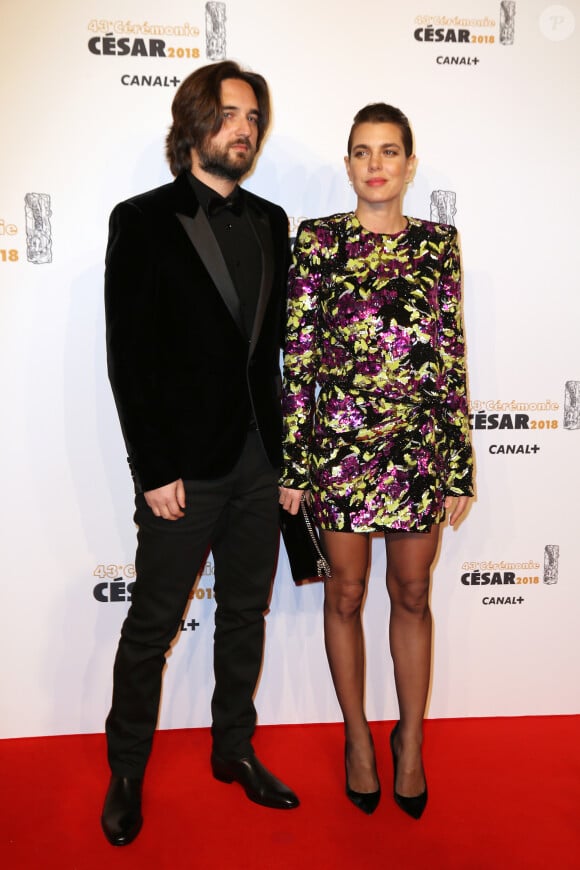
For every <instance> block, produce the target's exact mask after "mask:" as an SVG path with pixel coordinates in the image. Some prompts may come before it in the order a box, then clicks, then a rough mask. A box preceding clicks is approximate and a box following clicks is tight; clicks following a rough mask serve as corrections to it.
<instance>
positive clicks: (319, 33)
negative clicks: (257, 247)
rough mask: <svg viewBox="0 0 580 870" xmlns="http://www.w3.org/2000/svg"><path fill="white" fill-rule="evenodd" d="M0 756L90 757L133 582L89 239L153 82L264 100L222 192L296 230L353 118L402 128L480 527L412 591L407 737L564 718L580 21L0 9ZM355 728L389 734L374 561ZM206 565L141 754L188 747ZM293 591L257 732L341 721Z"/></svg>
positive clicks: (245, 10) (576, 374)
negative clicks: (460, 373) (477, 721)
mask: <svg viewBox="0 0 580 870" xmlns="http://www.w3.org/2000/svg"><path fill="white" fill-rule="evenodd" d="M1 24H2V27H1V28H0V58H1V64H2V76H1V77H0V94H1V100H0V106H1V110H2V133H1V145H2V160H1V163H0V177H1V182H2V183H1V188H0V283H1V290H0V303H1V306H2V308H1V311H2V315H1V318H0V397H1V405H2V425H1V426H0V463H1V481H2V485H1V489H0V493H1V498H0V530H1V538H2V545H1V553H2V581H1V582H0V596H1V603H0V606H1V614H2V631H1V632H0V650H1V652H0V660H1V663H2V664H1V666H0V667H1V674H0V676H1V683H2V685H1V690H0V698H1V700H0V704H1V705H2V710H1V715H0V729H1V730H0V735H1V736H4V737H13V736H27V735H46V734H61V733H85V732H95V731H100V730H102V728H103V720H104V717H105V714H106V712H107V709H108V704H109V699H110V691H111V669H112V662H113V656H114V651H115V648H116V643H117V638H118V633H119V628H120V625H121V622H122V619H123V616H124V614H125V612H126V609H127V607H128V601H129V599H130V596H131V583H132V580H133V573H134V569H133V558H134V543H135V529H134V526H133V523H132V487H131V481H130V477H129V472H128V468H127V465H126V461H125V455H124V448H123V444H122V440H121V435H120V431H119V427H118V423H117V419H116V414H115V410H114V406H113V401H112V398H111V395H110V391H109V386H108V382H107V378H106V372H105V355H104V327H103V305H102V279H103V254H104V249H105V244H106V228H107V219H108V214H109V212H110V210H111V208H112V206H113V205H114V203H115V202H117V201H119V200H121V199H124V198H126V197H127V196H129V195H131V194H135V193H138V192H141V191H143V190H146V189H149V188H151V187H155V186H157V185H159V184H163V183H165V182H167V181H168V180H170V174H169V171H168V168H167V166H166V164H165V162H164V157H163V151H164V137H165V134H166V132H167V128H168V125H169V123H170V104H171V100H172V97H173V94H174V91H175V88H176V86H177V85H178V84H179V82H180V81H181V80H182V79H183V78H184V77H185V76H186V75H187V74H188V73H189V72H190V71H192V70H193V69H195V68H196V67H197V66H199V65H202V64H205V63H207V62H209V61H211V60H217V59H221V58H223V57H224V56H225V57H228V58H233V59H236V60H238V61H240V62H241V63H242V64H244V65H247V66H250V67H252V68H253V69H255V70H257V71H259V72H261V73H263V74H264V75H265V76H266V78H267V79H268V81H269V83H270V85H271V90H272V96H273V101H274V109H275V114H274V124H273V129H272V132H271V134H270V136H269V138H268V140H267V142H266V144H265V147H264V150H263V154H262V156H261V158H260V161H259V164H258V166H257V169H256V171H255V172H254V174H253V176H252V177H251V178H250V179H248V181H247V187H248V188H250V189H251V190H254V191H256V192H257V193H259V194H261V195H263V196H266V197H268V198H269V199H272V200H274V201H276V202H279V203H280V204H281V205H283V206H284V208H285V209H286V210H287V212H288V214H289V215H290V220H291V229H292V232H293V233H294V232H295V230H296V227H297V225H298V223H299V221H300V220H301V219H302V218H303V217H314V216H319V215H322V214H328V213H332V212H336V211H343V210H348V209H350V208H352V206H353V197H352V192H351V190H350V188H349V187H348V185H347V182H346V176H345V172H344V167H343V163H342V158H343V155H344V152H345V147H346V138H347V134H348V130H349V127H350V123H351V120H352V116H353V115H354V113H355V112H356V110H357V109H358V108H360V107H361V106H362V105H365V104H366V103H368V102H372V101H377V100H385V101H387V102H390V103H393V104H394V105H397V106H400V107H401V108H402V109H403V110H404V111H405V112H406V113H407V114H408V115H409V117H410V118H411V121H412V123H413V126H414V130H415V133H416V140H417V153H418V156H419V164H418V172H417V175H416V178H415V180H414V182H413V184H412V185H411V187H410V189H409V192H408V195H407V198H406V203H405V210H406V211H407V213H409V214H414V215H417V216H419V217H423V218H429V217H432V218H434V219H436V220H443V221H452V222H454V223H455V224H456V226H457V227H458V228H459V230H460V235H461V240H462V249H463V257H464V271H465V294H464V295H465V320H466V331H467V341H468V353H469V366H470V396H471V411H472V415H473V416H472V420H473V439H474V444H475V449H476V454H477V480H478V486H477V499H476V500H475V502H474V503H473V506H472V508H471V511H470V514H469V516H468V517H467V519H466V520H465V521H464V522H463V523H462V524H461V526H460V527H459V528H458V529H457V530H452V529H450V528H447V529H446V530H445V533H444V535H443V544H442V548H441V552H440V555H439V558H438V562H437V565H436V568H435V572H434V583H433V595H432V605H433V611H434V616H435V626H436V628H435V640H434V647H435V664H434V678H433V687H432V693H431V698H430V703H429V710H428V715H429V716H431V717H452V716H459V717H461V716H497V715H532V714H549V713H556V714H566V713H580V680H579V679H578V661H579V660H580V632H579V631H578V620H579V613H580V576H579V575H580V544H579V537H580V523H579V511H578V497H579V492H580V342H579V329H580V302H579V299H580V286H579V284H580V278H579V270H578V266H577V257H578V248H579V236H578V229H579V227H578V224H579V221H578V208H579V203H580V178H579V171H578V159H577V152H578V144H577V143H578V141H579V139H580V104H579V101H578V98H577V84H578V78H579V73H580V39H579V34H580V4H579V2H578V0H568V2H567V3H565V4H564V5H560V4H557V5H551V4H550V3H549V2H546V0H517V2H500V0H412V2H411V0H410V2H408V3H389V2H385V0H360V2H359V3H357V4H354V5H353V4H352V3H348V2H346V0H318V2H315V3H313V2H312V0H293V2H292V3H274V2H272V0H228V2H225V3H223V2H210V3H205V2H202V0H166V2H164V3H159V2H154V0H115V2H111V0H78V2H75V3H71V2H70V0H53V2H51V3H42V2H40V0H3V2H2V5H1ZM373 548H374V549H373V565H372V572H371V578H370V591H369V595H368V600H367V605H366V612H365V624H366V635H367V651H368V668H367V680H368V687H367V708H368V716H369V718H370V719H388V718H393V717H395V716H396V702H395V694H394V687H393V678H392V671H391V664H390V659H389V655H388V646H387V640H386V623H387V619H388V602H387V598H386V593H385V588H384V573H385V560H384V554H383V546H382V541H381V539H380V538H379V539H377V540H375V541H374V543H373ZM212 572H213V566H212V561H211V558H210V559H209V561H208V562H207V564H206V565H205V567H204V569H203V572H202V574H201V577H200V580H199V583H198V585H197V587H196V590H195V592H194V594H193V597H192V600H191V604H190V607H189V610H188V613H187V614H186V616H185V618H184V621H183V626H182V630H181V631H180V632H179V636H178V638H177V642H176V643H175V645H174V648H173V650H172V652H171V654H170V656H169V666H168V669H167V673H166V679H165V690H164V698H163V705H162V711H161V717H160V727H162V728H175V727H186V726H206V725H207V724H208V723H209V699H210V695H211V690H212V673H211V645H212V630H213V612H214V601H213V596H212V589H213V582H212V581H213V576H212ZM321 605H322V588H321V586H320V584H312V585H310V586H307V587H302V588H298V589H297V588H295V587H294V585H293V583H292V580H291V579H290V574H289V570H288V564H287V560H286V556H285V553H284V551H283V550H282V551H281V554H280V560H279V565H278V573H277V577H276V582H275V587H274V593H273V598H272V607H271V613H270V615H269V617H268V629H267V647H266V658H265V665H264V670H263V675H262V680H261V684H260V688H259V692H258V698H257V704H258V708H259V712H260V722H262V723H292V722H319V721H335V720H338V719H339V718H340V717H339V710H338V707H337V704H336V701H335V698H334V693H333V689H332V684H331V682H330V678H329V675H328V671H327V665H326V660H325V656H324V650H323V639H322V617H321Z"/></svg>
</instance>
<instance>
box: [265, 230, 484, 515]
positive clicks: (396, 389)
mask: <svg viewBox="0 0 580 870" xmlns="http://www.w3.org/2000/svg"><path fill="white" fill-rule="evenodd" d="M407 223H408V225H407V228H406V229H405V230H403V231H402V232H400V233H396V234H393V235H383V234H379V233H373V232H371V231H369V230H366V229H365V228H364V227H362V226H361V224H360V222H359V221H358V218H357V217H356V215H355V214H353V213H348V214H337V215H332V216H330V217H326V218H321V219H318V220H313V221H305V222H304V223H302V224H301V226H300V227H299V230H298V236H297V240H296V245H295V248H294V257H293V264H292V268H291V270H290V279H289V298H288V326H287V339H286V348H285V356H284V396H283V407H284V418H285V437H284V466H283V470H282V477H281V483H282V485H283V486H287V487H290V488H295V489H306V488H309V489H311V491H312V495H313V507H314V512H315V515H316V518H317V520H318V523H319V524H320V527H321V528H323V529H327V530H331V531H345V532H349V531H353V532H373V531H387V530H393V531H428V530H429V529H430V527H431V525H432V524H433V523H437V522H440V521H441V520H442V519H443V518H444V515H445V507H444V501H445V496H447V495H472V482H471V476H472V453H471V444H470V439H469V427H468V417H467V399H466V384H465V354H464V340H463V328H462V321H461V267H460V259H459V249H458V245H457V232H456V230H455V228H454V227H451V226H446V225H442V224H434V223H429V222H427V221H423V220H419V219H417V218H407Z"/></svg>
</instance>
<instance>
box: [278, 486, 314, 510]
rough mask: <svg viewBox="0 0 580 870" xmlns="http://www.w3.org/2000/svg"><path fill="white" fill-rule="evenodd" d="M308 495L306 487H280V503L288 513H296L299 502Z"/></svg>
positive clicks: (298, 508)
mask: <svg viewBox="0 0 580 870" xmlns="http://www.w3.org/2000/svg"><path fill="white" fill-rule="evenodd" d="M307 495H308V490H307V489H288V487H286V486H281V487H280V499H279V501H280V504H281V505H282V507H283V508H284V510H285V511H288V513H289V514H297V513H298V511H299V510H300V502H301V501H302V499H303V498H306V496H307Z"/></svg>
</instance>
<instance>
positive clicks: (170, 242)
mask: <svg viewBox="0 0 580 870" xmlns="http://www.w3.org/2000/svg"><path fill="white" fill-rule="evenodd" d="M244 196H245V199H246V203H247V207H248V214H249V217H250V221H251V224H252V226H253V228H254V230H255V232H256V235H257V238H258V240H259V242H260V246H261V249H262V282H261V287H260V294H259V298H258V305H257V310H256V317H255V322H254V330H253V333H252V336H251V338H250V339H248V337H247V335H246V334H245V333H244V327H243V323H242V318H241V313H240V310H239V301H238V296H237V293H236V291H235V289H234V287H233V284H232V281H231V278H230V276H229V272H228V269H227V267H226V264H225V261H224V259H223V257H222V254H221V252H220V250H219V247H218V245H217V242H216V240H215V237H214V235H213V233H212V232H211V229H210V227H209V223H208V221H207V218H206V216H205V214H204V212H203V210H202V209H201V208H200V207H199V206H198V202H197V199H196V196H195V192H194V191H193V188H192V186H191V184H190V183H189V180H188V178H187V175H186V174H182V175H179V176H178V177H177V178H176V179H175V181H174V182H173V183H171V184H167V185H164V186H163V187H159V188H156V189H155V190H151V191H149V192H147V193H144V194H141V195H140V196H136V197H133V198H131V199H128V200H127V201H125V202H122V203H120V204H119V205H117V206H116V207H115V208H114V210H113V212H112V214H111V219H110V225H109V242H108V246H107V254H106V270H105V310H106V324H107V362H108V371H109V378H110V381H111V385H112V388H113V394H114V397H115V402H116V405H117V410H118V413H119V419H120V422H121V428H122V430H123V436H124V438H125V444H126V447H127V452H128V458H129V463H130V466H131V471H132V474H133V478H134V481H135V487H136V490H137V491H138V492H139V491H147V490H149V489H155V488H157V487H159V486H163V485H165V484H167V483H171V482H172V481H174V480H177V479H178V478H183V479H192V478H193V479H196V478H197V479H211V478H214V477H219V476H222V475H224V474H226V473H227V472H228V471H230V470H231V469H232V468H233V466H234V465H235V463H236V461H237V459H238V458H239V456H240V453H241V450H242V448H243V445H244V441H245V439H246V436H247V429H248V421H249V420H250V418H251V416H252V414H253V415H254V418H255V420H256V422H257V424H258V428H259V431H260V434H261V437H262V440H263V443H264V447H265V449H266V452H267V455H268V457H269V460H270V462H271V463H272V465H273V466H274V467H278V466H279V465H280V460H281V447H280V445H281V438H282V433H281V412H280V372H279V349H280V344H281V338H282V335H281V333H282V322H283V317H284V307H285V298H286V278H287V272H288V264H289V245H288V218H287V216H286V214H285V212H284V211H283V210H282V209H281V208H280V207H279V206H277V205H274V204H273V203H270V202H268V201H267V200H264V199H261V198H260V197H258V196H255V195H254V194H251V193H249V192H248V191H244Z"/></svg>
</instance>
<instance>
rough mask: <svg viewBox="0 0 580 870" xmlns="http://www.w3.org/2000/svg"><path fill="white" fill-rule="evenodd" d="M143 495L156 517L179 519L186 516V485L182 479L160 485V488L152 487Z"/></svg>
mask: <svg viewBox="0 0 580 870" xmlns="http://www.w3.org/2000/svg"><path fill="white" fill-rule="evenodd" d="M143 495H144V496H145V501H146V502H147V504H148V505H149V507H150V508H151V510H152V511H153V513H154V514H155V516H156V517H162V519H164V520H178V519H180V518H181V517H182V516H184V514H183V511H184V510H185V487H184V485H183V481H182V480H181V479H179V480H174V481H173V483H168V484H166V485H165V486H160V487H159V489H150V490H148V491H147V492H144V493H143Z"/></svg>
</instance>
